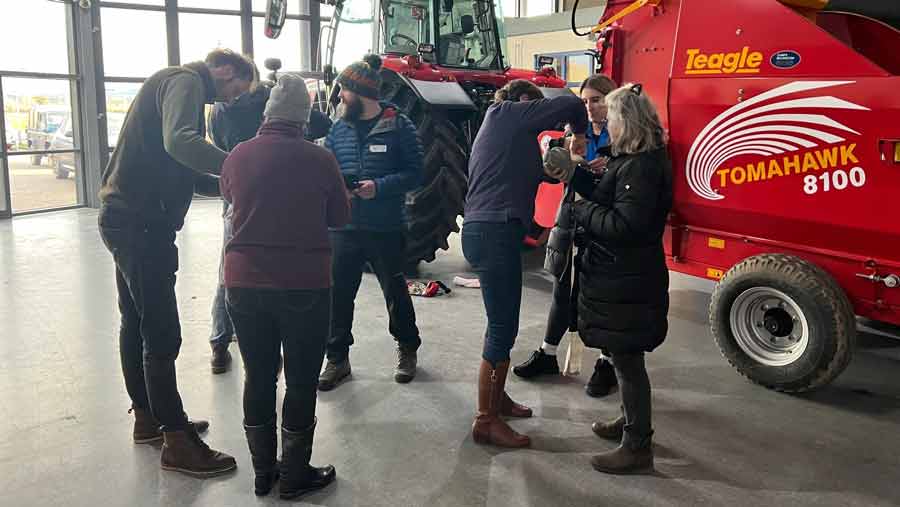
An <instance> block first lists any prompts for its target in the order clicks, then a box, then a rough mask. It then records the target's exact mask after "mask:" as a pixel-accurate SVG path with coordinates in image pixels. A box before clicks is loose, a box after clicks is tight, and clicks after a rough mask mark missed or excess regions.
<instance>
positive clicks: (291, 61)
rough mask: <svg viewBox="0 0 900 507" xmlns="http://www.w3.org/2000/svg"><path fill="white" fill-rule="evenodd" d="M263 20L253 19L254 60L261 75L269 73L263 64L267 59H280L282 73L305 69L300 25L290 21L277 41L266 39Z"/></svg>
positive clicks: (296, 21)
mask: <svg viewBox="0 0 900 507" xmlns="http://www.w3.org/2000/svg"><path fill="white" fill-rule="evenodd" d="M264 23H265V20H264V19H263V18H253V59H254V61H255V62H256V66H257V67H259V71H260V73H261V74H262V75H263V76H265V75H267V72H266V70H265V66H264V65H263V62H264V61H265V60H266V58H280V59H281V69H282V71H290V70H300V69H302V68H303V55H302V52H301V47H300V23H307V24H308V23H309V22H308V21H302V22H301V21H298V20H296V19H288V20H286V21H285V23H284V28H283V29H282V30H281V35H279V36H278V38H277V39H270V38H268V37H266V35H265V33H263V32H264V30H263V25H264Z"/></svg>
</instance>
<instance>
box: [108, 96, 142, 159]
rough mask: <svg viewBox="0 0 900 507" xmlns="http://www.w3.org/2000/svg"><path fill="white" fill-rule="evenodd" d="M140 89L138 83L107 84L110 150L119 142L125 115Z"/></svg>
mask: <svg viewBox="0 0 900 507" xmlns="http://www.w3.org/2000/svg"><path fill="white" fill-rule="evenodd" d="M140 89H141V85H140V84H138V83H106V138H107V142H108V143H109V146H110V148H112V147H115V145H116V142H117V141H118V140H119V132H121V131H122V125H123V123H124V122H125V114H126V113H128V108H130V107H131V103H132V101H134V97H135V96H137V93H138V91H139V90H140Z"/></svg>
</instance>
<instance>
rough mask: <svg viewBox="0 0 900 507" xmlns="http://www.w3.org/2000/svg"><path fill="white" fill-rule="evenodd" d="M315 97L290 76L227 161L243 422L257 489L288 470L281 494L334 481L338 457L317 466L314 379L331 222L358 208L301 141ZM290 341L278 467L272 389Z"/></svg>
mask: <svg viewBox="0 0 900 507" xmlns="http://www.w3.org/2000/svg"><path fill="white" fill-rule="evenodd" d="M309 114H310V97H309V93H308V91H307V89H306V83H305V82H304V81H303V78H302V77H300V76H298V75H295V74H282V75H281V77H280V78H279V80H278V84H277V85H276V86H275V87H274V88H273V89H272V92H271V94H270V96H269V101H268V103H267V104H266V109H265V118H266V119H265V122H264V123H263V125H262V127H260V129H259V135H257V136H256V137H255V138H253V139H251V140H249V141H245V142H243V143H241V144H239V145H238V146H237V147H236V148H235V149H234V150H233V151H232V152H231V154H229V155H228V158H227V159H226V160H225V164H224V166H223V168H222V179H221V188H222V197H223V198H224V199H225V200H226V201H227V202H229V203H230V205H231V212H232V223H231V225H232V229H233V233H234V236H233V237H232V239H231V241H229V242H228V244H227V245H226V247H225V287H226V291H227V294H226V303H227V306H228V314H229V315H230V316H231V320H232V322H233V323H234V327H235V330H236V331H237V335H238V336H239V337H240V340H239V341H238V347H239V348H240V351H241V357H242V358H243V361H244V371H245V380H244V431H245V433H246V436H247V443H248V444H249V447H250V455H251V458H252V461H253V469H254V472H255V477H256V480H255V490H256V493H257V494H258V495H265V494H267V493H268V492H269V491H270V490H271V488H272V484H273V483H274V482H275V480H276V479H277V478H278V476H279V474H280V476H281V486H280V494H281V497H282V498H284V499H290V498H294V497H296V496H299V495H300V494H303V493H306V492H309V491H313V490H316V489H320V488H322V487H324V486H326V485H327V484H329V483H331V482H333V481H334V478H335V471H334V467H332V466H330V465H329V466H325V467H321V468H320V467H314V466H311V465H310V464H309V461H310V456H311V454H312V443H313V434H314V432H315V428H316V415H315V414H316V388H317V384H318V374H319V367H320V366H321V364H322V357H323V356H324V354H325V343H326V341H327V340H328V328H329V326H330V321H329V315H330V313H331V276H330V272H329V270H330V268H331V256H332V250H331V244H330V241H329V238H328V229H329V227H343V226H344V225H345V224H346V223H347V220H348V219H349V217H350V204H349V202H348V193H347V190H346V189H345V188H344V180H343V178H342V177H341V174H340V171H339V169H338V165H337V162H336V161H335V160H334V157H333V156H332V155H331V153H329V152H328V151H327V150H325V149H323V148H320V147H318V146H316V145H314V144H312V143H310V142H309V141H305V140H304V139H303V129H304V126H305V125H306V123H307V121H308V120H309ZM282 350H283V351H284V378H285V393H284V405H283V407H282V420H281V443H282V453H281V467H280V470H279V467H278V464H277V460H276V456H277V449H276V448H277V441H278V440H277V436H276V428H277V422H276V411H275V399H276V397H275V388H276V382H275V380H276V378H277V377H278V373H277V370H278V362H279V353H280V352H281V351H282Z"/></svg>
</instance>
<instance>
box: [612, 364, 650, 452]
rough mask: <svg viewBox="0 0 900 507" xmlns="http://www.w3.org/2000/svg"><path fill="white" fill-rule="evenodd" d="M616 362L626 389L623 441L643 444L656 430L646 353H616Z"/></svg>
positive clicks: (618, 376)
mask: <svg viewBox="0 0 900 507" xmlns="http://www.w3.org/2000/svg"><path fill="white" fill-rule="evenodd" d="M612 364H613V367H614V368H615V370H616V378H617V379H618V381H619V390H620V391H621V393H622V411H623V412H624V413H625V436H624V440H623V442H625V443H630V442H633V443H634V444H637V445H639V444H640V443H641V442H643V441H644V440H645V439H646V438H648V437H650V436H651V435H652V434H653V425H652V421H651V401H650V378H649V377H648V376H647V367H646V365H645V363H644V353H643V352H640V353H637V354H613V355H612Z"/></svg>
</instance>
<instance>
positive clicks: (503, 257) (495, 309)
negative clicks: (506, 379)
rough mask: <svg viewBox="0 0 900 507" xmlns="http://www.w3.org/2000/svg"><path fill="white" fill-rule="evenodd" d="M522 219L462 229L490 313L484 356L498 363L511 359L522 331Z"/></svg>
mask: <svg viewBox="0 0 900 507" xmlns="http://www.w3.org/2000/svg"><path fill="white" fill-rule="evenodd" d="M524 237H525V228H524V227H523V226H522V223H521V222H518V221H515V222H508V223H489V222H469V223H466V224H465V226H464V227H463V231H462V247H463V253H464V254H465V256H466V260H467V261H469V264H471V265H472V269H473V270H474V271H475V273H476V274H477V275H478V278H479V280H480V281H481V297H482V299H483V300H484V309H485V312H486V313H487V320H488V325H487V330H486V331H485V334H484V350H483V352H482V357H483V358H484V359H485V360H486V361H488V362H490V363H491V364H493V365H495V366H496V364H497V363H499V362H503V361H508V360H509V351H510V350H512V347H513V344H514V343H515V341H516V335H518V334H519V310H520V307H521V306H522V253H521V249H522V240H523V239H524Z"/></svg>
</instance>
